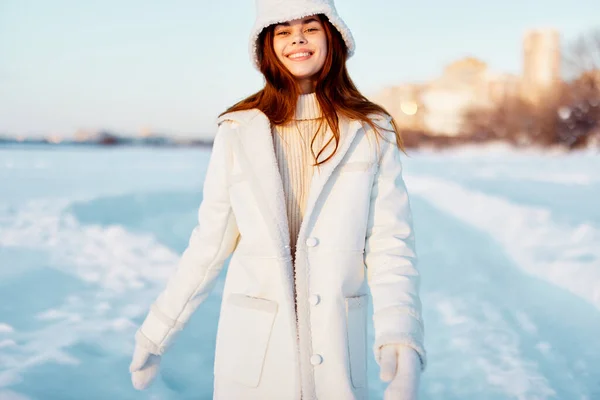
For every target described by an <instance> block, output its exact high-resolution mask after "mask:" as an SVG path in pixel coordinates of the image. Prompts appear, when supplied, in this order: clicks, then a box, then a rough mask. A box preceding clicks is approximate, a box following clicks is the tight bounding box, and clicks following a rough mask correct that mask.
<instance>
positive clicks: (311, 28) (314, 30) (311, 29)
mask: <svg viewBox="0 0 600 400" xmlns="http://www.w3.org/2000/svg"><path fill="white" fill-rule="evenodd" d="M318 30H319V28H315V27H314V26H313V27H310V28H308V29H307V31H308V32H316V31H318Z"/></svg>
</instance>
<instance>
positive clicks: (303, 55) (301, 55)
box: [289, 52, 310, 58]
mask: <svg viewBox="0 0 600 400" xmlns="http://www.w3.org/2000/svg"><path fill="white" fill-rule="evenodd" d="M306 56H310V53H308V52H306V53H296V54H292V55H291V56H289V58H299V57H306Z"/></svg>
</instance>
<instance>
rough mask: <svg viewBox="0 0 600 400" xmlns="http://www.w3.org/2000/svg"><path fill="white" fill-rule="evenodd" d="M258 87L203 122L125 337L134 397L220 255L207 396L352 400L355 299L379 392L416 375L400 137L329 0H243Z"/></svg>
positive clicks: (362, 343) (402, 395)
mask: <svg viewBox="0 0 600 400" xmlns="http://www.w3.org/2000/svg"><path fill="white" fill-rule="evenodd" d="M250 51H251V55H252V58H253V61H254V64H255V66H256V67H257V68H258V69H259V70H260V71H261V73H262V74H263V75H264V77H265V87H264V88H263V89H262V90H261V91H260V92H258V93H256V94H254V95H252V96H250V97H248V98H247V99H245V100H243V101H241V102H239V103H237V104H235V105H234V106H232V107H231V108H230V109H228V110H227V111H226V112H224V113H223V114H222V115H221V116H220V117H219V119H218V126H219V127H218V130H217V134H216V137H215V140H214V146H213V151H212V154H211V158H210V162H209V166H208V171H207V175H206V179H205V183H204V195H203V196H204V198H203V200H202V203H201V205H200V209H199V224H198V226H197V227H196V228H195V229H194V231H193V233H192V235H191V238H190V240H189V245H188V247H187V249H186V250H185V252H184V253H183V255H182V258H181V261H180V263H179V266H178V268H177V271H176V272H175V274H174V275H173V276H172V277H171V279H170V280H169V282H168V284H167V286H166V288H165V289H164V291H163V292H162V293H161V294H160V295H159V297H158V298H157V300H156V301H155V303H154V304H153V305H152V306H151V308H150V312H149V313H148V315H147V317H146V319H145V321H144V322H143V324H142V326H141V327H140V329H139V330H138V331H137V332H136V349H135V351H134V356H133V361H132V363H131V366H130V371H131V372H132V380H133V384H134V386H135V387H136V388H138V389H143V388H145V387H147V386H148V384H149V383H150V382H151V381H152V379H153V378H154V376H155V375H156V373H157V370H158V363H159V361H160V357H161V356H162V354H164V352H165V351H166V349H167V348H168V347H169V345H170V344H171V343H172V341H173V338H174V337H175V336H176V334H177V332H179V331H181V329H182V328H183V327H184V325H185V323H186V322H187V321H188V319H189V318H190V316H191V315H192V313H193V312H194V310H195V309H196V308H197V307H198V305H200V304H201V303H202V301H203V300H204V299H206V297H207V296H208V294H209V291H210V290H211V288H212V287H213V285H214V283H215V280H216V278H217V276H218V275H219V272H220V270H221V268H222V265H223V263H224V261H225V259H226V258H227V257H228V256H229V255H230V254H232V253H233V255H232V258H231V260H230V264H229V268H228V271H227V276H226V280H225V287H224V293H223V302H222V305H221V314H220V318H219V326H218V332H217V342H216V353H215V366H214V374H215V376H214V398H215V399H227V400H231V399H261V400H263V399H278V400H279V399H283V400H285V399H303V400H308V399H331V398H336V399H364V398H367V397H368V388H367V359H368V357H369V353H368V351H367V306H368V299H369V297H368V290H369V289H370V291H371V294H372V299H373V309H374V315H373V321H374V330H375V343H374V346H373V351H374V355H375V359H376V360H377V362H378V363H379V365H380V366H381V374H380V376H381V378H382V379H383V380H384V381H391V383H390V384H389V385H388V387H387V389H386V393H385V396H386V398H389V399H392V398H393V399H414V398H416V396H417V388H418V383H419V378H420V372H421V370H422V369H424V368H425V360H426V356H425V350H424V348H423V321H422V318H421V304H420V299H419V294H418V291H419V273H418V271H417V269H416V254H415V244H414V234H413V229H412V218H411V211H410V205H409V199H408V196H407V192H406V189H405V186H404V182H403V180H402V166H401V163H400V153H401V146H402V144H401V139H400V137H399V134H398V133H397V130H396V126H395V124H394V123H393V120H392V118H391V117H390V116H389V115H388V114H387V113H386V112H385V110H384V109H383V108H381V107H379V106H377V105H375V104H373V103H371V102H369V101H368V100H367V99H366V98H365V97H363V96H362V95H361V94H360V93H359V92H358V90H357V89H356V88H355V86H354V84H353V83H352V81H351V80H350V78H349V76H348V73H347V70H346V65H345V63H346V60H347V58H348V57H350V56H351V55H352V53H353V52H354V41H353V38H352V35H351V33H350V31H349V30H348V28H347V27H346V25H345V24H344V22H343V21H342V20H341V19H340V18H339V16H338V15H337V12H336V10H335V7H334V4H333V1H332V0H288V1H286V2H283V1H281V0H279V1H277V0H258V1H257V19H256V24H255V27H254V29H253V33H252V35H251V40H250Z"/></svg>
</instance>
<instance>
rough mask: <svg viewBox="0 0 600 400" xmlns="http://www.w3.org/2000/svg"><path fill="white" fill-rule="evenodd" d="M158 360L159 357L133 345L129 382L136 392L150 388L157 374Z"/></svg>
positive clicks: (137, 345)
mask: <svg viewBox="0 0 600 400" xmlns="http://www.w3.org/2000/svg"><path fill="white" fill-rule="evenodd" d="M160 360H161V357H160V356H157V355H156V354H152V353H150V352H149V351H148V350H146V349H145V348H144V347H142V346H140V345H139V344H136V345H135V350H134V351H133V359H132V360H131V364H130V365H129V372H131V382H132V383H133V387H134V388H136V389H137V390H144V389H146V388H147V387H148V386H150V384H151V383H152V381H153V380H154V378H155V377H156V374H157V373H158V366H159V364H160Z"/></svg>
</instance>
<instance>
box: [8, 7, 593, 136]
mask: <svg viewBox="0 0 600 400" xmlns="http://www.w3.org/2000/svg"><path fill="white" fill-rule="evenodd" d="M336 6H337V8H338V11H339V12H340V14H341V16H342V18H343V19H344V20H345V21H346V23H347V24H348V25H349V27H350V29H351V30H352V33H353V35H354V37H355V40H356V44H357V49H356V54H355V56H354V57H353V58H352V59H351V60H350V61H349V63H348V66H349V70H350V73H351V76H352V78H353V79H354V81H355V83H356V84H357V85H358V87H359V89H360V90H362V91H363V92H364V93H365V94H366V95H369V94H371V93H374V92H376V91H377V90H379V89H380V88H382V87H383V86H385V85H389V84H395V83H400V82H413V81H425V80H428V79H431V78H434V77H436V76H438V75H439V74H440V72H441V71H442V69H443V67H444V65H446V64H447V63H449V62H451V61H453V60H456V59H458V58H461V57H464V56H476V57H478V58H480V59H482V60H483V61H485V62H487V63H488V64H489V65H490V67H491V68H492V69H493V70H495V71H498V72H512V73H520V71H521V60H522V58H521V54H522V53H521V52H522V50H521V39H522V36H523V33H524V32H525V31H526V30H527V29H531V28H545V27H554V28H556V29H558V30H559V31H560V32H561V34H562V39H563V43H564V42H566V41H568V40H569V39H572V38H573V37H575V36H577V35H578V34H580V33H584V32H586V31H589V30H591V29H592V28H599V27H600V1H598V0H572V1H570V2H567V1H565V0H563V1H558V0H504V1H494V2H489V1H485V0H478V1H475V0H454V1H444V0H420V1H407V0H362V1H358V0H337V2H336ZM253 22H254V1H253V0H215V1H210V2H209V1H202V0H194V1H192V0H171V1H141V0H119V1H117V0H103V1H98V2H92V1H81V0H56V1H51V0H1V1H0V133H2V132H6V133H12V134H40V133H44V134H59V135H65V136H70V135H72V134H73V132H74V131H75V130H77V129H99V128H106V129H113V130H116V131H119V132H122V133H124V134H138V133H139V132H140V131H141V130H143V129H150V130H152V131H157V132H164V133H170V134H174V135H181V136H191V135H194V136H198V137H206V136H212V135H213V134H214V129H215V125H214V120H215V118H216V116H217V115H218V114H219V113H220V112H221V111H223V110H224V109H225V108H226V107H227V106H228V105H230V104H232V103H234V102H235V101H238V100H240V99H241V98H243V97H244V96H246V95H248V94H250V93H252V92H254V91H256V90H258V89H260V87H261V85H262V77H261V75H260V74H259V73H258V72H257V71H256V70H254V69H253V67H252V65H251V63H250V59H249V56H248V50H247V48H248V34H249V32H250V29H251V27H252V24H253Z"/></svg>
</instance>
